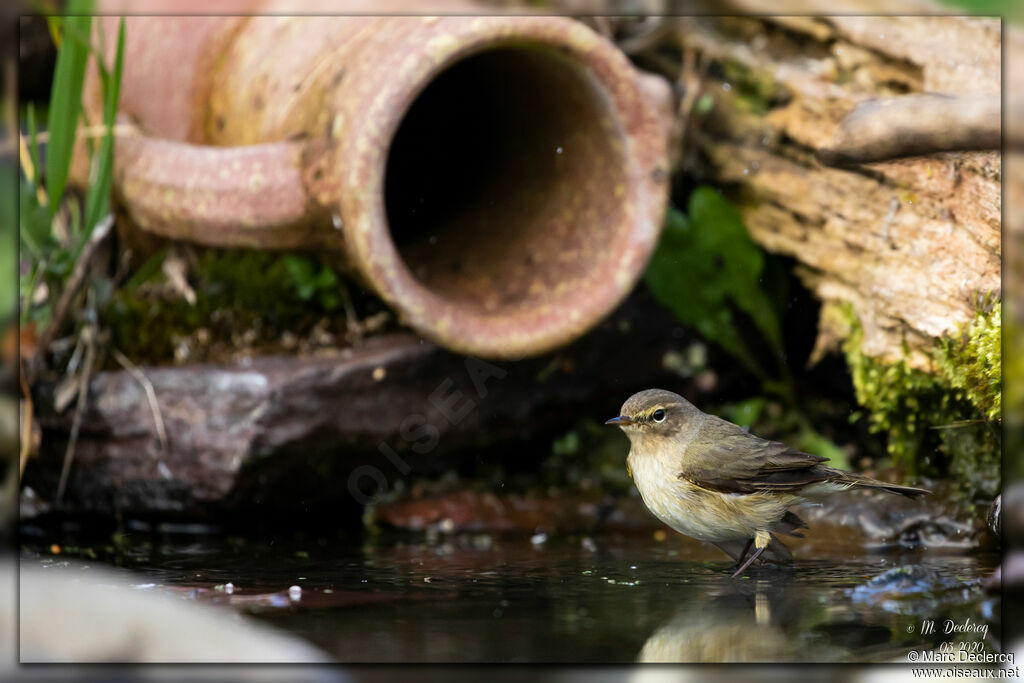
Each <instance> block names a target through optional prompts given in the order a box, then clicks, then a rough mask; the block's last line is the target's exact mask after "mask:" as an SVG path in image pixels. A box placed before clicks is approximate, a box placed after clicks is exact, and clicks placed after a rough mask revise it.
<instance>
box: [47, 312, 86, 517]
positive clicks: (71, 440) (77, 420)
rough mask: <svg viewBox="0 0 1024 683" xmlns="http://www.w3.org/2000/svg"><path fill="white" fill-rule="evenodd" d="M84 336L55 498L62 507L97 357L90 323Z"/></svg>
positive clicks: (55, 502)
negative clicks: (83, 352) (75, 399)
mask: <svg viewBox="0 0 1024 683" xmlns="http://www.w3.org/2000/svg"><path fill="white" fill-rule="evenodd" d="M82 336H83V337H84V339H85V361H84V362H83V363H82V374H81V375H80V376H79V380H78V381H79V385H78V403H77V405H76V406H75V416H74V417H73V418H72V420H71V434H70V435H69V436H68V445H67V448H66V449H65V450H64V465H63V466H62V467H61V470H60V483H58V484H57V496H56V498H55V499H54V505H55V506H57V507H60V503H61V500H62V499H63V498H64V489H65V488H66V487H67V483H68V474H69V473H70V472H71V462H72V461H73V460H74V457H75V446H76V445H77V444H78V432H79V430H80V429H81V428H82V416H83V415H84V414H85V407H86V404H87V403H88V402H89V378H90V376H91V375H92V364H93V361H94V360H95V358H96V338H95V332H94V330H93V327H92V326H91V325H88V326H86V327H84V328H82Z"/></svg>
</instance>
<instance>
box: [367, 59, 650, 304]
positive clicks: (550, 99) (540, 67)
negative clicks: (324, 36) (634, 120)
mask: <svg viewBox="0 0 1024 683" xmlns="http://www.w3.org/2000/svg"><path fill="white" fill-rule="evenodd" d="M625 155H626V152H625V150H624V149H623V134H622V132H621V131H620V130H619V124H618V121H617V119H616V116H615V114H614V112H613V111H612V108H611V105H610V103H609V102H608V100H607V99H606V97H605V95H604V93H603V92H602V90H601V89H600V88H599V86H598V85H597V82H596V80H595V79H594V78H593V77H592V76H590V75H589V74H588V73H587V72H586V71H585V70H584V69H583V68H582V67H580V66H578V65H577V64H576V63H575V62H573V61H572V60H571V59H570V57H569V56H568V55H565V54H562V53H560V52H558V51H557V50H555V49H553V48H551V47H549V46H543V45H517V46H504V47H496V48H491V49H488V50H486V51H483V52H478V53H476V54H473V55H471V56H469V57H467V58H465V59H462V60H461V61H459V62H456V63H455V64H453V65H452V66H450V67H449V68H447V69H445V70H444V71H443V72H441V73H440V74H439V75H438V76H437V77H436V78H435V79H434V80H433V81H432V82H431V83H430V84H429V85H428V86H427V87H426V88H425V89H424V91H423V92H422V93H421V94H420V96H419V97H418V98H417V99H416V100H415V102H414V103H413V104H412V106H411V107H410V108H409V110H408V111H407V112H406V115H405V117H404V118H403V120H402V123H401V124H400V126H399V129H398V132H397V133H396V135H395V137H394V139H393V140H392V143H391V147H390V150H389V153H388V161H387V169H386V175H385V207H386V211H387V217H388V223H389V226H390V230H391V236H392V239H393V240H394V242H395V245H396V247H397V249H398V251H399V253H400V255H401V258H402V260H403V261H404V263H405V265H406V267H407V268H408V269H409V271H410V272H411V273H412V275H413V276H414V277H415V278H416V279H417V280H418V281H419V282H420V283H421V284H422V285H423V286H424V287H426V288H427V289H429V290H430V291H431V292H433V293H434V294H436V295H438V296H442V297H444V298H446V299H448V300H449V301H454V302H457V303H458V304H459V305H463V306H466V307H469V308H470V309H472V310H473V311H475V312H478V313H487V314H491V313H494V314H507V313H510V312H513V311H524V310H536V309H537V308H538V307H544V308H545V309H550V308H551V307H552V306H558V305H565V303H566V302H567V301H579V297H588V296H592V295H593V291H592V290H593V288H595V287H612V286H614V285H613V282H612V281H613V280H614V277H613V268H614V267H615V264H616V249H617V248H621V247H622V246H623V241H624V240H626V239H628V235H629V232H630V229H631V226H630V225H628V220H627V218H626V216H625V215H624V213H625V210H624V208H623V207H624V204H625V202H626V194H627V168H628V165H627V160H626V156H625Z"/></svg>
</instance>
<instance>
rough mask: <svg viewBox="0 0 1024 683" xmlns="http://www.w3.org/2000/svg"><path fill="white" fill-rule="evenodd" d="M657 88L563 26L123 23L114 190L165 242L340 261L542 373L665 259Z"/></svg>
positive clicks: (410, 21) (433, 335) (451, 20)
mask: <svg viewBox="0 0 1024 683" xmlns="http://www.w3.org/2000/svg"><path fill="white" fill-rule="evenodd" d="M270 9H271V10H272V9H273V8H270ZM115 30H116V18H113V17H108V18H107V19H106V20H105V32H106V35H107V36H108V37H109V36H112V35H116V34H115V33H114V31H115ZM108 42H110V41H108ZM651 87H652V84H651V82H649V81H645V80H644V78H643V77H642V76H641V75H640V74H639V73H638V72H637V71H636V70H635V69H634V68H633V67H632V66H631V64H630V63H629V61H628V60H627V59H626V58H625V57H624V56H623V55H622V54H621V53H620V52H619V51H618V50H617V49H616V48H615V47H614V46H613V45H611V44H610V43H608V42H607V41H606V40H604V39H603V38H601V37H599V36H598V35H597V34H595V33H594V32H592V31H591V30H589V29H588V28H586V27H585V26H583V25H582V24H580V23H578V22H575V21H572V20H570V19H566V18H561V17H526V16H522V17H493V16H492V17H465V16H459V17H456V16H450V17H409V16H401V17H397V16H396V17H365V16H364V17H308V16H307V17H288V16H252V17H196V16H193V17H167V16H160V17H153V16H147V17H142V16H137V17H130V18H129V19H128V20H127V24H126V57H125V73H124V78H123V83H122V100H121V114H122V115H123V116H125V117H127V118H128V119H130V120H131V121H133V122H134V123H135V125H136V126H137V127H138V129H139V130H140V131H141V134H139V135H132V136H126V137H123V138H121V139H119V140H118V144H117V146H116V148H117V152H116V170H115V193H116V196H117V198H118V199H119V202H120V203H121V204H123V206H124V207H125V209H126V210H127V212H128V214H129V216H130V217H131V218H132V219H133V222H135V223H136V224H137V225H138V227H140V228H141V229H142V230H144V231H147V232H150V233H153V234H157V235H162V236H165V237H169V238H174V239H181V240H189V241H192V242H196V243H200V244H205V245H214V246H238V245H241V246H247V247H259V248H312V249H320V250H335V251H338V252H340V253H341V254H342V255H343V257H344V259H345V261H346V262H347V263H348V264H349V266H350V267H351V269H352V271H353V273H354V274H355V275H356V276H357V277H358V278H359V279H360V280H362V281H363V283H364V284H366V285H367V286H368V287H370V288H372V289H373V290H374V291H375V292H377V293H378V294H379V295H380V296H381V297H382V298H383V299H385V300H386V301H387V302H388V303H389V304H390V305H391V306H392V307H393V308H394V309H395V310H396V311H397V312H398V313H399V315H400V316H401V318H402V319H403V320H404V322H406V323H407V324H408V325H410V326H411V327H413V328H414V329H416V330H417V331H418V332H420V333H421V334H423V335H424V336H426V337H428V338H430V339H432V340H433V341H435V342H437V343H439V344H441V345H443V346H446V347H448V348H450V349H452V350H455V351H458V352H462V353H467V354H473V355H479V356H483V357H492V358H495V357H520V356H526V355H531V354H537V353H542V352H545V351H548V350H551V349H553V348H556V347H558V346H561V345H563V344H565V343H568V342H569V341H572V340H573V339H575V338H576V337H578V336H579V335H581V334H582V333H584V332H585V331H586V330H587V329H589V328H590V327H591V326H593V325H594V324H595V323H597V322H598V321H599V320H600V319H601V318H602V317H603V316H605V315H606V314H607V313H608V312H610V311H611V310H612V309H613V308H614V307H615V306H616V305H617V304H618V303H619V302H620V301H621V300H622V298H623V297H624V296H625V295H626V294H627V293H628V292H629V291H630V290H631V289H632V287H633V285H634V284H635V282H636V280H637V278H638V277H639V275H640V274H641V272H642V270H643V268H644V266H645V265H646V263H647V260H648V257H649V256H650V253H651V251H652V250H653V248H654V246H655V243H656V241H657V238H658V235H659V232H660V227H661V220H662V214H663V211H664V207H665V202H666V197H667V184H668V183H667V181H668V161H667V155H666V133H665V129H664V126H663V122H662V113H661V112H660V111H659V107H658V105H659V104H662V102H659V101H658V100H659V92H657V90H658V88H657V87H655V92H654V93H653V96H652V93H651V91H650V88H651ZM90 91H91V92H93V93H94V95H95V91H96V88H95V83H93V84H92V86H91V87H90ZM88 106H89V105H88V104H87V107H88ZM91 106H92V111H93V115H95V113H96V112H97V110H98V102H96V101H95V100H94V101H93V104H92V105H91Z"/></svg>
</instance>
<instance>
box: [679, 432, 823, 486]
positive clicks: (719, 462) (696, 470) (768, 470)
mask: <svg viewBox="0 0 1024 683" xmlns="http://www.w3.org/2000/svg"><path fill="white" fill-rule="evenodd" d="M826 460H828V458H823V457H821V456H820V455H811V454H810V453H804V452H803V451H798V450H796V449H795V448H790V447H789V446H787V445H786V444H784V443H780V442H778V441H769V440H767V439H762V438H761V437H759V436H755V435H753V434H749V433H747V432H745V431H743V430H742V429H741V428H739V427H737V426H736V425H734V424H732V423H731V422H726V421H725V420H722V419H720V418H717V417H714V416H709V417H708V419H707V420H706V421H705V422H704V424H703V425H702V426H701V428H700V430H699V431H698V433H697V436H696V438H694V439H693V441H691V443H690V445H689V446H687V448H686V452H685V453H684V454H683V459H682V463H681V467H680V471H679V478H680V479H686V480H688V481H691V482H693V483H694V484H697V485H698V486H701V487H703V488H706V489H711V490H713V491H720V492H722V493H754V492H756V491H780V492H782V491H797V490H799V489H801V488H803V487H805V486H807V485H809V484H814V483H817V482H820V481H824V480H826V479H828V478H829V477H830V476H831V475H830V470H829V468H827V467H824V466H822V465H821V463H823V462H825V461H826Z"/></svg>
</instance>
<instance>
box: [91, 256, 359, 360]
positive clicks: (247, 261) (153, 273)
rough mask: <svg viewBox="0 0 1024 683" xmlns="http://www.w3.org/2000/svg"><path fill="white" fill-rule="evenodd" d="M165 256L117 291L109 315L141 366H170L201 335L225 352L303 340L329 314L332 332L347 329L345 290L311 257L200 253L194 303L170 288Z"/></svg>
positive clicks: (118, 341)
mask: <svg viewBox="0 0 1024 683" xmlns="http://www.w3.org/2000/svg"><path fill="white" fill-rule="evenodd" d="M164 258H165V254H163V253H161V254H158V255H156V256H154V257H153V258H152V259H150V261H149V262H147V263H146V264H145V265H143V266H142V267H141V268H140V269H139V271H138V272H137V273H136V274H135V276H134V277H132V279H131V280H130V281H129V282H128V283H127V284H126V285H125V286H124V287H121V288H120V289H118V290H117V291H116V292H115V293H114V295H113V297H112V299H111V302H110V305H109V306H108V308H107V311H106V318H107V320H106V322H107V324H108V326H109V329H110V330H111V333H112V338H113V341H114V343H115V345H116V346H117V347H118V348H120V349H121V350H122V351H124V353H126V354H127V355H128V356H129V357H131V358H133V359H135V360H137V361H144V362H150V363H167V362H170V361H172V360H173V359H174V358H175V347H176V345H178V344H179V343H180V342H181V340H182V339H185V338H189V337H194V336H195V334H196V333H197V331H199V330H203V332H202V335H201V336H202V338H203V339H208V340H209V341H210V343H212V344H220V345H221V346H223V347H232V346H239V345H242V346H253V345H260V344H271V343H273V342H275V341H276V340H278V339H279V338H280V336H281V335H282V334H284V333H285V332H288V333H291V334H293V335H299V336H301V335H303V334H304V332H307V331H309V330H310V329H311V328H312V327H313V326H314V325H316V324H317V322H318V321H320V320H321V319H323V318H325V317H327V318H328V319H329V320H330V321H331V322H332V328H336V329H332V331H337V332H339V333H343V331H344V315H343V313H342V311H341V308H342V303H343V298H342V297H343V296H344V295H345V294H346V290H345V288H344V285H343V283H342V281H341V280H340V278H339V276H338V275H337V274H336V273H335V272H334V271H333V270H332V269H331V268H330V267H329V266H327V265H325V264H323V263H320V262H318V261H317V260H315V259H313V258H309V257H307V256H304V255H300V254H291V253H285V254H282V253H275V252H267V251H256V250H245V249H208V250H203V251H200V252H198V257H197V259H196V260H195V262H194V263H192V264H191V265H190V267H189V273H188V278H189V283H190V286H191V287H192V288H193V290H194V292H195V301H194V302H193V303H191V304H190V303H189V302H188V301H186V300H185V298H184V296H183V295H182V294H181V293H180V292H178V291H175V290H173V289H172V288H170V287H169V285H168V284H167V283H166V280H165V277H164V274H163V272H162V270H161V264H162V261H163V259H164ZM335 323H336V324H335ZM196 359H197V360H202V356H201V355H200V357H198V358H196Z"/></svg>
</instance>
